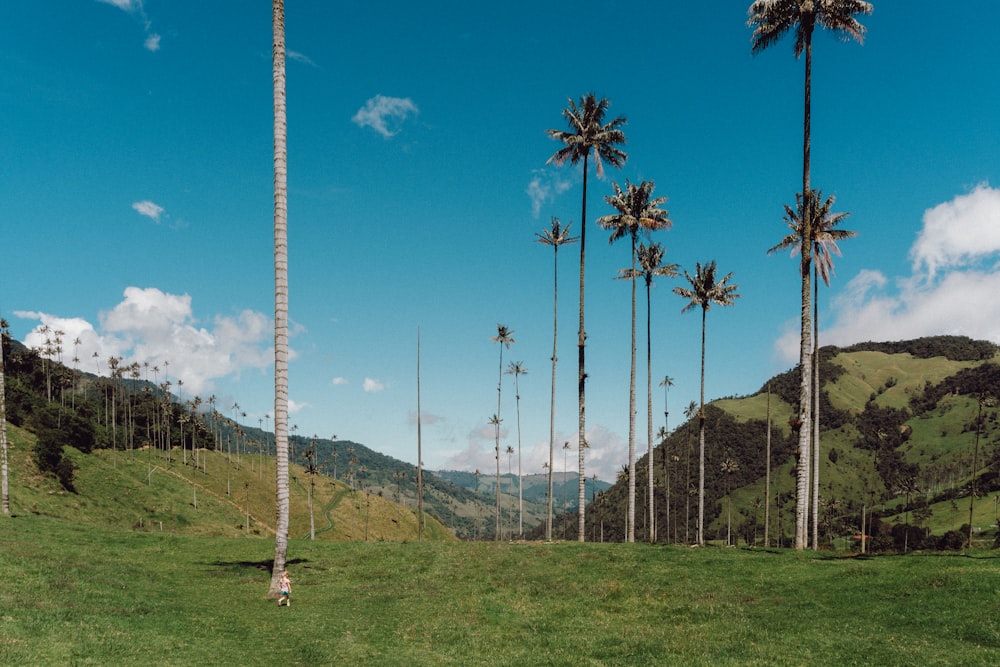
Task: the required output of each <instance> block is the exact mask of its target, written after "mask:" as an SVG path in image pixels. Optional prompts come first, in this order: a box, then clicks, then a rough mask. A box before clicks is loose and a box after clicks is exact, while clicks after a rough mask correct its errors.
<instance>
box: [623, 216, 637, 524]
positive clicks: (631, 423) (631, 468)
mask: <svg viewBox="0 0 1000 667" xmlns="http://www.w3.org/2000/svg"><path fill="white" fill-rule="evenodd" d="M631 275H632V280H631V283H632V349H631V366H630V369H629V383H628V526H627V530H628V532H627V535H626V540H625V541H626V542H635V235H633V236H632V274H631Z"/></svg>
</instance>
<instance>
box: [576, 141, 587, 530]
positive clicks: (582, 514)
mask: <svg viewBox="0 0 1000 667" xmlns="http://www.w3.org/2000/svg"><path fill="white" fill-rule="evenodd" d="M588 160H589V156H588V155H584V157H583V204H582V207H581V213H580V327H579V329H578V331H577V338H576V345H577V376H576V386H577V395H578V397H579V402H578V404H577V414H578V419H579V423H578V432H577V445H578V448H577V449H578V452H579V468H580V479H579V480H578V489H577V503H578V506H577V513H576V529H577V531H576V532H577V536H576V539H577V541H578V542H583V541H584V540H585V539H586V536H587V534H586V528H587V527H586V518H587V513H586V502H587V478H586V477H585V476H584V473H585V470H584V465H585V458H584V452H585V450H586V449H587V417H586V405H587V401H586V381H587V373H586V372H585V370H584V359H585V357H586V354H585V349H586V343H587V333H586V332H587V330H586V329H585V328H584V325H583V321H584V320H583V310H584V308H583V305H584V290H583V278H584V274H585V271H584V268H585V264H586V257H587V253H586V250H587V172H588V169H587V162H588Z"/></svg>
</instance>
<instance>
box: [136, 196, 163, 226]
mask: <svg viewBox="0 0 1000 667" xmlns="http://www.w3.org/2000/svg"><path fill="white" fill-rule="evenodd" d="M132 208H133V209H135V211H136V212H137V213H138V214H139V215H144V216H146V217H147V218H149V219H150V220H152V221H153V222H156V223H157V224H159V222H160V216H161V215H163V207H162V206H160V205H159V204H154V203H153V202H151V201H149V200H148V199H144V200H142V201H137V202H134V203H133V204H132Z"/></svg>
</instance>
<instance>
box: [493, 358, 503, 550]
mask: <svg viewBox="0 0 1000 667" xmlns="http://www.w3.org/2000/svg"><path fill="white" fill-rule="evenodd" d="M503 346H504V343H503V341H502V340H501V341H500V376H499V379H498V380H497V415H496V416H497V419H496V458H497V487H496V496H497V502H496V522H495V523H496V526H495V527H494V528H495V531H496V533H495V535H494V537H495V539H496V540H497V541H500V540H501V539H503V519H502V514H503V506H502V505H501V501H500V397H501V395H502V389H501V388H502V387H503Z"/></svg>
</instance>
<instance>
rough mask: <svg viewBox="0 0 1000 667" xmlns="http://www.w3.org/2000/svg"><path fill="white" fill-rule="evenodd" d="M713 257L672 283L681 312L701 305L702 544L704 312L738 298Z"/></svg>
mask: <svg viewBox="0 0 1000 667" xmlns="http://www.w3.org/2000/svg"><path fill="white" fill-rule="evenodd" d="M715 274H716V268H715V260H712V261H711V262H709V263H708V264H705V265H704V266H702V265H701V264H700V263H699V264H696V265H695V274H694V276H692V275H691V274H689V273H688V272H687V271H684V277H685V278H686V279H687V281H688V283H690V285H691V287H690V288H687V287H675V288H674V294H676V295H678V296H680V297H682V298H685V299H688V300H689V302H688V304H687V305H686V306H684V308H682V309H681V313H686V312H687V311H689V310H691V309H692V308H694V307H696V306H700V307H701V402H700V404H699V408H698V544H700V545H701V544H705V319H706V318H705V316H706V315H707V314H708V311H709V310H711V309H712V304H713V303H714V304H716V305H719V306H731V305H733V303H734V302H735V300H736V299H737V298H739V297H740V295H739V294H737V293H736V290H737V289H739V286H738V285H736V284H735V283H733V284H730V283H729V280H730V279H731V278H732V277H733V274H732V273H727V274H726V275H725V276H724V277H723V278H722V279H720V280H716V277H715Z"/></svg>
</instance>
